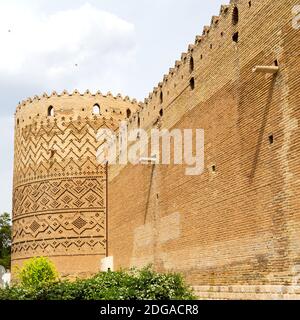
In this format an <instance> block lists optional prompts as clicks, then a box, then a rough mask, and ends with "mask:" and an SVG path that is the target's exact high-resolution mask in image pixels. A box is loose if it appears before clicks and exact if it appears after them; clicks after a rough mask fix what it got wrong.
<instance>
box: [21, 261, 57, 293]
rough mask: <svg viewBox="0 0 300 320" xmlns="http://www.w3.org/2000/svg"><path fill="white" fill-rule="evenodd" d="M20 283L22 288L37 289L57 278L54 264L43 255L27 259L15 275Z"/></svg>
mask: <svg viewBox="0 0 300 320" xmlns="http://www.w3.org/2000/svg"><path fill="white" fill-rule="evenodd" d="M17 277H18V279H19V281H20V285H21V286H22V287H24V288H29V289H37V288H40V287H42V286H44V285H47V284H49V283H51V282H55V281H57V279H58V273H57V271H56V268H55V265H54V264H53V263H52V262H51V261H50V260H49V259H48V258H44V257H38V258H32V259H30V260H28V261H27V262H26V263H25V264H24V266H23V268H21V269H20V270H18V275H17Z"/></svg>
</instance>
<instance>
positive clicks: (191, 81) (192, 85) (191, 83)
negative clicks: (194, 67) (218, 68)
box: [190, 77, 195, 90]
mask: <svg viewBox="0 0 300 320" xmlns="http://www.w3.org/2000/svg"><path fill="white" fill-rule="evenodd" d="M190 88H191V90H194V89H195V78H194V77H193V78H191V80H190Z"/></svg>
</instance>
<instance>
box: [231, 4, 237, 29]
mask: <svg viewBox="0 0 300 320" xmlns="http://www.w3.org/2000/svg"><path fill="white" fill-rule="evenodd" d="M238 23H239V9H238V7H234V9H233V12H232V24H233V25H234V26H235V25H237V24H238Z"/></svg>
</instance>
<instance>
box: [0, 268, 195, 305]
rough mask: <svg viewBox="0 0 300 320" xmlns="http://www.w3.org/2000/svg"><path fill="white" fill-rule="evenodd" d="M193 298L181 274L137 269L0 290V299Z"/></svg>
mask: <svg viewBox="0 0 300 320" xmlns="http://www.w3.org/2000/svg"><path fill="white" fill-rule="evenodd" d="M1 299H2V300H192V299H195V296H194V295H193V292H192V290H191V289H190V288H189V287H188V286H187V285H186V284H185V283H184V280H183V278H182V276H181V275H179V274H174V273H166V274H161V273H156V272H154V271H153V270H152V269H151V268H150V267H147V268H144V269H142V270H140V271H138V270H134V269H133V270H130V271H118V272H107V273H99V274H97V275H96V276H94V277H93V278H91V279H87V280H80V279H78V280H76V281H75V282H70V281H66V280H65V281H57V282H49V283H46V284H44V285H43V286H37V287H35V289H34V290H32V287H30V288H28V287H24V286H14V287H12V288H7V289H4V290H0V300H1Z"/></svg>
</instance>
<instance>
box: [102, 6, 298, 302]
mask: <svg viewBox="0 0 300 320" xmlns="http://www.w3.org/2000/svg"><path fill="white" fill-rule="evenodd" d="M297 4H299V3H298V1H291V0H289V1H282V0H275V1H274V0H272V1H267V0H264V1H258V0H257V1H251V6H250V3H249V1H231V4H230V6H224V7H222V9H221V13H220V17H214V18H213V20H212V25H211V26H210V27H206V28H204V33H203V36H198V37H197V38H196V43H195V45H193V46H190V47H189V51H188V53H187V54H183V55H182V60H181V61H178V62H177V63H176V66H175V68H174V69H171V70H170V73H169V74H168V75H167V76H165V77H164V80H163V82H161V83H160V84H159V86H158V88H155V89H154V92H153V93H151V94H150V96H149V99H147V100H146V101H145V106H144V108H143V110H142V111H141V112H140V118H141V119H142V126H143V127H144V128H147V129H150V128H151V127H152V126H153V123H155V122H156V119H157V117H158V112H159V110H160V109H161V108H163V110H164V115H163V117H162V119H161V127H163V128H181V129H185V128H194V129H196V128H203V129H204V130H205V172H204V174H202V175H201V176H186V175H185V174H184V167H183V166H172V165H170V166H163V165H153V166H152V165H149V166H127V167H125V168H124V167H122V168H119V169H116V168H110V172H111V179H110V180H111V182H110V187H109V239H108V241H109V251H110V255H112V256H114V262H115V267H116V268H118V267H129V266H137V267H141V266H143V265H145V264H148V263H152V264H154V266H155V267H156V268H157V269H159V270H162V271H164V270H175V271H179V272H182V273H184V275H185V277H186V279H187V280H188V282H189V283H191V284H192V285H194V286H196V287H197V292H198V293H199V295H200V296H201V297H203V298H247V299H248V298H268V297H269V298H270V297H274V298H284V297H290V298H293V297H295V296H296V297H297V293H298V292H299V288H298V289H297V288H294V287H291V285H292V284H293V285H295V284H297V277H298V273H299V271H300V255H299V252H300V236H299V235H300V232H299V231H300V230H299V228H300V216H299V212H300V211H299V191H300V188H299V181H300V180H299V173H300V162H299V156H298V155H299V146H300V143H299V141H300V136H299V123H298V121H299V116H300V114H299V110H300V109H299V105H300V94H299V90H300V80H299V79H300V78H299V75H300V58H299V52H300V30H295V29H294V28H293V27H292V19H293V15H292V8H293V6H295V5H297ZM234 6H237V8H238V13H239V19H238V23H237V24H234V23H233V20H232V19H233V15H232V13H233V11H234ZM236 32H238V42H235V41H233V38H232V36H233V34H235V36H237V34H236ZM235 40H236V38H235ZM191 57H193V63H194V71H193V72H192V73H190V71H191V70H190V59H191ZM276 64H278V65H279V67H280V71H279V73H278V74H275V75H270V74H269V75H265V74H258V73H253V72H252V68H253V67H254V66H257V65H267V66H268V65H270V66H271V65H276ZM191 77H194V79H195V89H194V90H191V88H190V86H189V81H190V78H191ZM160 92H162V93H163V98H164V99H163V102H162V103H161V101H160V98H161V94H160ZM148 112H150V114H149V115H148ZM134 125H136V124H135V123H134V124H133V126H134ZM271 136H272V137H271ZM272 139H273V143H271V142H272ZM213 165H214V166H215V168H216V172H213V171H212V166H213ZM297 290H298V291H297Z"/></svg>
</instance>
